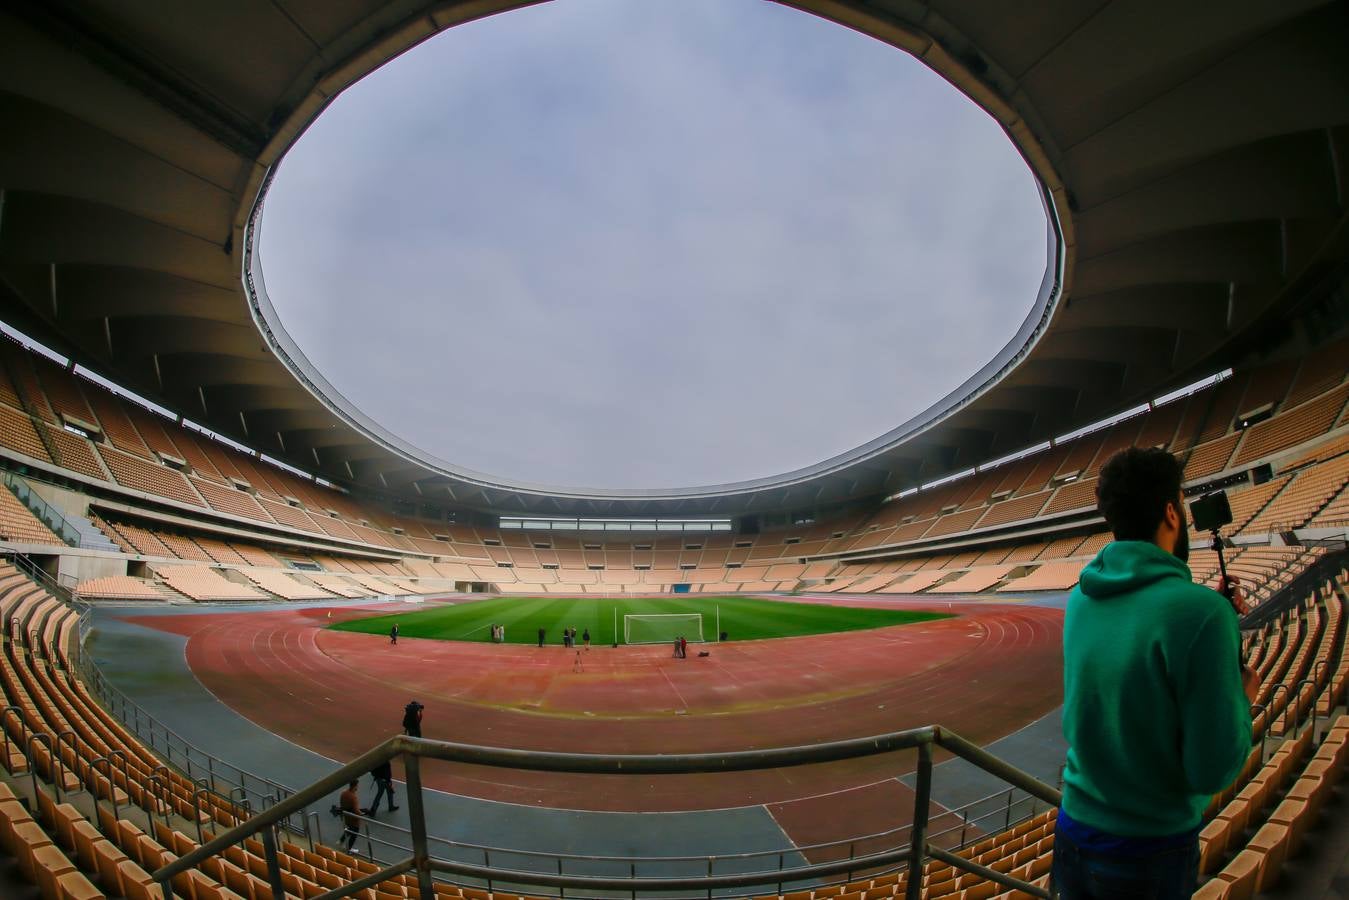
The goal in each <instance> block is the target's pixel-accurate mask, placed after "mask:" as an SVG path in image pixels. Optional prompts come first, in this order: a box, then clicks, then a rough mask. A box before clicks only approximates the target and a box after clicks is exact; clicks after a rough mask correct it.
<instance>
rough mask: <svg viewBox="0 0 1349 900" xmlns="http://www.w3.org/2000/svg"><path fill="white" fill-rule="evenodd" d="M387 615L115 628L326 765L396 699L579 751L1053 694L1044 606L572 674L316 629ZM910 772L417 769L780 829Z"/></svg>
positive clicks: (483, 737)
mask: <svg viewBox="0 0 1349 900" xmlns="http://www.w3.org/2000/svg"><path fill="white" fill-rule="evenodd" d="M784 599H785V598H784ZM821 601H823V602H835V603H841V604H843V603H846V604H850V605H851V604H857V605H878V604H884V605H896V606H904V607H906V608H913V609H933V610H938V611H943V612H945V611H947V610H948V604H947V603H946V602H933V601H932V600H916V599H910V600H901V599H890V598H886V599H875V598H867V599H865V600H864V599H861V598H856V599H850V598H833V597H831V598H828V599H827V600H825V599H824V598H819V599H818V600H816V599H814V598H812V601H811V602H821ZM394 606H395V608H399V609H407V607H406V606H405V605H402V604H396V605H394ZM390 608H391V607H390V606H389V605H387V604H386V605H378V604H370V605H363V606H361V607H351V606H342V607H335V608H333V609H331V610H329V609H325V608H323V607H307V608H285V607H282V608H280V609H270V610H258V611H246V612H237V611H229V612H221V613H218V614H210V613H204V612H202V611H200V610H194V614H193V615H183V616H162V615H158V616H153V617H151V616H145V617H137V616H135V615H128V616H123V617H122V618H126V619H127V620H129V621H132V622H135V623H136V624H140V625H144V626H147V627H150V628H155V629H158V630H162V631H169V632H173V633H176V634H180V635H184V636H186V637H187V638H188V644H187V648H186V654H187V660H188V663H189V665H190V667H191V669H192V671H193V672H194V674H195V675H196V676H197V678H198V679H199V680H200V681H201V682H202V684H203V685H204V686H205V687H206V688H207V689H209V690H210V691H211V692H212V693H213V694H215V695H216V697H218V698H219V699H220V700H221V701H222V702H224V703H226V704H228V705H229V706H230V707H231V708H233V709H234V710H235V711H237V712H238V713H240V714H241V715H243V716H245V717H246V718H248V719H250V720H252V721H254V722H255V723H257V724H258V725H260V726H261V727H263V728H266V729H267V730H269V731H271V732H273V733H275V734H278V735H280V736H282V737H284V738H286V739H288V740H290V741H292V742H294V743H296V744H299V745H300V746H303V747H306V748H308V749H311V750H313V751H315V752H317V753H320V754H322V755H324V756H327V757H329V758H332V759H335V760H340V761H345V760H349V759H352V758H354V757H355V756H357V755H359V754H360V753H361V752H363V751H365V750H367V749H369V748H370V747H371V746H372V745H374V744H375V743H377V742H378V741H379V740H382V739H384V738H386V737H388V736H389V735H391V734H393V733H396V732H397V731H398V730H399V727H398V725H399V723H398V719H399V717H400V715H401V709H402V706H403V704H405V703H406V702H407V701H408V699H409V698H411V697H416V698H417V699H419V700H421V701H422V702H423V703H425V704H426V707H427V709H426V717H425V724H424V733H425V735H426V736H427V737H431V738H439V739H443V740H453V741H461V742H465V743H474V744H485V745H493V746H502V747H518V748H524V749H539V750H557V751H570V752H592V753H593V752H609V753H679V752H690V753H691V752H707V751H721V750H741V749H750V748H756V747H771V746H787V745H793V744H806V743H814V742H817V741H824V740H837V739H841V738H847V737H861V736H866V735H870V734H877V733H882V732H887V731H895V730H899V729H903V728H910V727H917V726H921V725H927V724H933V723H940V724H942V725H945V726H947V727H950V728H953V729H954V730H956V731H958V732H960V733H961V734H962V735H964V736H966V737H968V738H970V739H971V740H974V741H975V742H977V743H980V744H986V743H989V742H991V741H993V740H996V739H997V738H999V737H1002V736H1004V735H1006V734H1008V733H1010V732H1012V731H1015V730H1017V729H1018V728H1020V727H1022V726H1023V725H1025V724H1027V723H1029V722H1031V721H1033V720H1035V719H1036V718H1038V717H1040V716H1042V715H1044V714H1045V713H1047V712H1048V711H1050V710H1052V709H1053V708H1054V707H1056V706H1057V705H1058V704H1059V702H1060V691H1061V688H1060V685H1061V683H1062V668H1061V665H1062V664H1061V658H1060V652H1059V645H1060V640H1061V635H1062V611H1061V610H1057V609H1051V608H1044V607H1039V606H1033V605H1027V604H1018V603H993V602H970V603H956V604H953V605H950V606H949V609H950V611H952V612H955V613H956V617H955V618H950V619H942V620H937V621H932V622H923V623H915V624H910V625H903V626H897V627H891V628H882V629H875V630H870V631H855V632H847V633H840V634H829V635H815V636H810V637H800V638H784V639H778V640H772V641H747V642H730V643H727V644H717V645H713V646H711V647H710V648H709V649H710V650H711V656H709V657H707V658H697V657H691V658H689V659H687V660H677V659H671V658H670V657H669V655H668V649H667V648H665V647H663V646H660V647H619V648H617V649H613V648H608V647H604V648H596V649H594V650H592V651H591V652H590V653H589V654H583V657H582V658H583V661H584V671H573V669H574V667H575V654H574V653H573V652H571V651H568V650H565V649H563V648H561V647H546V648H543V649H539V648H537V647H528V646H521V645H493V644H485V643H483V644H475V643H454V642H441V641H428V640H417V639H406V638H405V639H404V640H402V641H400V642H399V644H398V646H397V647H390V646H389V642H388V639H387V638H383V637H378V636H373V635H364V634H358V633H353V632H338V631H328V630H325V626H326V625H328V624H330V623H331V622H333V621H338V620H340V619H345V618H353V617H356V616H360V615H368V614H371V613H373V612H387V611H388V610H389V609H390ZM329 613H331V618H330V616H329ZM913 761H914V757H913V754H912V753H906V754H887V755H884V756H877V757H871V758H867V759H859V760H848V761H842V762H837V763H828V764H824V765H815V766H806V767H798V768H793V769H782V770H774V771H765V772H751V773H738V774H733V775H732V774H712V775H690V776H663V777H659V778H652V779H641V778H635V777H632V776H575V775H557V774H551V773H534V772H521V771H513V770H504V769H492V768H487V767H480V766H460V765H449V764H438V765H435V766H428V767H427V769H426V773H425V774H424V780H425V782H426V783H427V785H428V786H429V787H433V788H437V789H440V790H444V791H448V792H452V793H457V794H463V795H467V796H473V797H479V798H482V799H487V800H500V801H505V802H512V803H525V804H529V805H539V806H549V807H555V808H561V809H590V810H601V811H631V812H655V811H666V810H697V809H719V808H727V807H737V806H749V805H765V806H768V807H769V808H770V809H771V810H772V812H773V814H774V816H775V817H776V818H778V819H779V820H780V821H783V824H784V827H785V828H788V827H789V821H790V820H791V819H793V818H802V819H806V820H810V819H814V818H816V813H817V812H818V810H819V807H820V805H821V803H825V804H826V805H828V804H830V802H831V801H829V800H828V798H831V797H832V798H840V799H841V798H848V797H850V796H851V798H852V799H853V800H859V801H860V798H861V797H862V796H863V794H865V795H866V796H868V797H870V798H872V801H871V802H873V803H874V802H876V801H875V798H876V797H884V798H887V799H885V800H883V801H882V802H883V803H884V805H885V806H886V807H887V808H889V807H891V806H892V804H893V803H897V804H899V805H900V807H901V808H902V806H903V803H904V801H905V798H906V797H911V792H909V790H908V789H907V788H906V787H904V786H903V785H902V784H900V783H899V782H898V781H897V778H898V777H899V776H901V775H904V774H907V773H908V772H910V771H911V770H912V767H913ZM833 805H834V806H837V805H838V804H836V803H835V804H833ZM849 805H853V804H851V803H850V804H849ZM794 812H795V814H794ZM864 818H869V817H867V816H864ZM789 830H793V829H790V828H789ZM854 833H856V832H854Z"/></svg>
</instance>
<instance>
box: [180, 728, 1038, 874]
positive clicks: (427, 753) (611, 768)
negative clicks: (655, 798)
mask: <svg viewBox="0 0 1349 900" xmlns="http://www.w3.org/2000/svg"><path fill="white" fill-rule="evenodd" d="M934 745H936V746H940V747H942V748H944V749H946V750H949V751H950V752H952V753H953V754H955V755H956V756H959V757H961V758H963V759H965V760H966V761H968V762H970V763H973V764H974V765H976V766H978V767H979V768H981V769H983V770H984V771H987V772H989V773H990V774H992V775H994V776H996V777H998V778H1000V779H1002V780H1003V781H1006V782H1008V783H1009V784H1011V785H1012V786H1014V787H1016V788H1020V789H1021V790H1023V791H1025V792H1026V793H1027V794H1029V795H1031V796H1032V797H1037V798H1039V799H1040V800H1043V801H1044V802H1045V803H1047V804H1050V805H1053V806H1057V805H1058V803H1059V800H1060V794H1059V792H1058V791H1057V790H1055V789H1054V788H1052V787H1050V786H1049V785H1047V784H1044V783H1043V782H1041V781H1039V780H1038V779H1036V778H1034V777H1033V776H1031V775H1029V774H1027V773H1025V772H1023V771H1021V770H1020V769H1018V768H1016V767H1015V766H1012V765H1010V764H1009V763H1007V762H1004V761H1003V760H1001V759H999V758H998V757H996V756H994V755H993V754H991V753H989V752H987V751H986V750H983V749H982V748H980V747H978V746H976V745H975V744H973V743H971V742H970V741H967V740H966V739H964V738H963V737H961V736H960V735H958V734H956V733H955V732H953V731H949V730H947V729H944V728H942V727H941V726H931V725H930V726H926V727H923V728H916V729H910V730H907V731H899V732H893V733H890V734H883V735H875V736H873V737H866V738H856V739H851V740H843V741H832V742H828V743H823V744H815V745H811V746H805V747H783V748H774V749H768V750H744V751H735V752H728V753H702V754H682V755H673V754H670V755H667V754H645V755H628V756H609V755H596V754H580V753H552V752H531V751H525V750H514V749H507V748H496V747H479V746H474V745H470V744H453V743H447V742H443V741H433V740H429V739H426V738H413V737H408V736H406V735H398V736H396V737H393V738H390V739H389V740H387V741H385V742H384V743H382V744H380V745H379V746H377V747H375V748H373V749H371V750H369V751H367V752H366V753H364V754H362V755H361V756H359V757H357V758H356V759H355V760H353V761H352V762H350V763H348V764H347V765H345V766H342V767H341V768H339V769H337V770H336V771H335V772H332V773H331V774H329V775H327V776H326V777H324V778H322V779H319V780H318V781H316V782H314V783H313V784H311V785H309V786H308V787H306V788H304V789H302V790H299V791H296V792H294V793H293V794H291V795H290V796H289V797H287V798H286V799H285V800H283V801H281V802H280V803H277V804H275V805H273V806H271V807H269V808H268V809H265V810H263V811H261V812H259V813H258V814H257V815H255V816H252V817H251V818H250V819H248V820H247V821H245V822H242V823H240V824H239V825H237V826H235V827H234V828H231V829H229V830H227V831H225V832H224V833H221V834H218V835H216V836H215V837H214V838H212V840H210V841H208V842H206V843H205V844H202V845H201V846H200V847H198V848H196V849H195V850H193V851H191V852H189V853H187V854H185V855H183V856H181V857H179V858H178V859H176V860H173V861H171V862H169V863H168V864H167V865H165V866H163V867H161V868H160V869H159V870H157V871H156V872H155V873H154V874H153V878H154V879H155V880H156V881H157V882H159V884H160V887H161V890H162V891H163V893H164V898H165V900H172V897H173V893H172V890H173V887H172V879H173V878H174V876H176V875H177V874H178V873H180V872H183V871H185V870H187V869H190V868H193V867H195V866H197V865H198V864H200V863H202V862H204V861H205V860H207V859H209V858H210V857H212V856H215V855H217V854H219V853H221V852H223V851H224V850H225V849H227V848H228V847H230V846H232V845H234V844H239V843H241V842H242V841H244V840H245V839H247V838H249V837H251V836H253V835H255V834H257V833H258V832H259V831H263V830H266V829H270V828H271V827H272V826H274V825H277V824H280V823H282V822H284V821H285V820H287V819H288V818H289V817H290V816H291V815H293V814H294V813H296V812H302V811H303V810H304V809H305V808H306V807H308V806H310V805H311V804H313V803H315V802H317V801H319V800H321V799H322V798H324V797H326V796H328V795H329V794H331V793H332V792H333V791H335V790H337V789H340V788H342V787H344V786H346V785H347V784H348V783H349V782H350V781H353V780H356V779H359V778H360V777H362V776H364V775H365V774H366V773H368V772H369V771H370V770H371V769H373V768H374V767H375V766H377V765H379V764H381V763H384V762H388V761H391V760H392V759H393V758H394V757H402V759H403V764H404V768H405V771H406V785H407V802H408V810H409V813H408V814H409V818H410V820H411V832H412V845H413V846H412V857H411V860H410V862H409V861H408V860H403V861H400V862H398V863H395V864H394V865H395V866H399V867H403V868H400V869H399V871H409V870H414V869H415V871H416V872H417V876H418V887H419V893H420V896H421V898H422V900H433V897H434V893H433V891H432V889H431V880H430V874H431V872H432V870H437V871H449V872H456V873H458V874H463V875H474V876H479V877H481V876H489V877H491V878H492V879H494V880H497V881H519V882H522V883H534V884H542V885H556V886H558V887H560V888H566V887H591V888H596V889H599V888H605V887H619V888H621V889H624V890H637V889H642V890H661V891H671V890H674V891H677V890H684V889H689V888H696V889H698V890H699V891H705V890H711V889H714V888H717V887H735V886H748V885H753V884H767V883H772V882H776V881H780V880H788V881H792V880H797V879H798V878H800V879H805V878H813V877H820V876H824V875H828V874H834V873H835V871H837V872H845V871H849V870H853V869H862V868H870V867H872V866H878V865H883V864H886V863H897V862H902V861H907V862H908V864H909V869H910V871H913V872H921V871H922V867H923V863H924V861H925V859H926V858H927V856H928V855H929V852H928V847H927V825H928V820H929V814H930V810H929V807H930V798H931V786H932V752H933V746H934ZM910 749H916V750H917V751H918V754H919V758H918V783H917V786H916V788H915V801H914V815H913V820H912V824H911V826H910V840H909V844H908V846H906V847H901V848H896V849H892V850H889V851H884V852H882V853H875V854H870V855H867V856H862V857H854V858H852V859H847V860H841V861H832V862H829V863H815V864H806V865H804V866H798V867H796V868H794V869H790V870H764V871H759V872H752V873H734V874H725V875H711V876H707V875H705V876H699V877H690V876H674V877H642V878H612V877H600V876H591V875H563V874H558V875H552V874H545V873H539V872H521V871H517V870H512V869H500V868H495V867H492V866H478V865H476V864H469V863H458V862H446V861H442V860H436V859H433V858H432V857H431V855H430V853H429V851H428V841H429V839H428V836H427V834H426V820H425V815H424V811H423V808H422V785H421V760H422V759H438V760H443V761H446V762H455V763H465V764H472V765H481V766H490V767H496V768H510V769H527V770H530V771H544V772H565V773H573V774H583V773H584V774H606V775H672V774H695V773H709V772H741V771H752V770H756V769H775V768H784V767H790V766H800V765H810V764H814V763H821V762H830V761H837V760H843V759H855V758H858V757H864V756H873V755H876V754H881V753H891V752H895V751H899V750H910ZM264 844H266V842H264ZM264 849H265V852H266V855H267V857H268V859H267V864H268V866H269V867H270V866H272V865H273V864H274V863H275V861H276V858H275V849H274V847H271V846H265V848H264ZM955 859H957V860H959V862H958V863H952V865H957V866H958V867H960V868H963V869H965V870H966V871H976V870H975V869H973V868H971V867H972V866H974V865H975V864H974V863H972V862H970V861H968V860H964V859H963V858H962V857H955ZM376 874H377V875H381V877H380V878H378V879H376V880H375V881H372V882H370V883H372V884H375V883H378V881H379V880H383V879H384V878H388V877H391V873H390V871H389V869H387V868H386V869H385V870H382V872H381V873H376ZM374 877H375V876H374V875H371V876H368V878H374ZM368 878H367V879H361V880H360V881H359V882H353V883H352V884H348V885H346V886H344V887H342V888H337V889H335V890H333V891H330V892H328V894H326V895H324V896H331V897H333V898H338V897H345V896H348V895H349V894H351V893H354V892H356V891H358V890H360V889H361V887H360V886H361V885H362V884H363V883H364V882H365V881H367V880H368ZM1011 881H1012V884H1011V885H1010V886H1013V887H1016V888H1018V889H1020V890H1022V891H1026V892H1027V893H1030V894H1032V895H1033V896H1037V897H1047V896H1048V893H1047V892H1045V891H1043V890H1042V889H1040V888H1037V887H1035V886H1034V885H1031V884H1029V883H1026V882H1022V881H1020V880H1017V879H1011ZM1000 883H1003V882H1000ZM920 891H921V878H912V879H910V883H909V886H908V895H907V896H908V898H909V900H918V898H919V896H920Z"/></svg>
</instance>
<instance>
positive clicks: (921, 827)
mask: <svg viewBox="0 0 1349 900" xmlns="http://www.w3.org/2000/svg"><path fill="white" fill-rule="evenodd" d="M931 803H932V743H931V742H930V741H925V742H924V743H922V744H919V745H918V783H917V785H916V786H915V788H914V797H913V825H912V826H910V829H909V883H908V885H907V886H906V887H905V891H904V896H905V898H906V900H922V896H923V862H924V860H925V859H926V858H927V815H928V807H929V806H930V805H931Z"/></svg>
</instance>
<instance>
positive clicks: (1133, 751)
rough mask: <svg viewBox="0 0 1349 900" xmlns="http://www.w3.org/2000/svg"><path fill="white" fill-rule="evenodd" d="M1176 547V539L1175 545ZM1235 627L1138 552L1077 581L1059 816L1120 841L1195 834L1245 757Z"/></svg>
mask: <svg viewBox="0 0 1349 900" xmlns="http://www.w3.org/2000/svg"><path fill="white" fill-rule="evenodd" d="M1182 539H1183V538H1182ZM1240 640H1241V638H1240V632H1239V630H1238V626H1237V616H1236V613H1235V612H1234V611H1233V610H1232V607H1231V605H1230V604H1229V603H1228V602H1227V600H1226V598H1224V597H1223V596H1222V595H1221V594H1219V593H1217V592H1216V591H1213V590H1210V589H1209V588H1206V587H1203V586H1202V585H1197V584H1195V583H1194V582H1193V579H1192V576H1191V575H1190V570H1189V567H1188V566H1186V565H1185V564H1184V563H1183V562H1181V561H1180V560H1179V559H1177V558H1176V557H1175V556H1173V555H1172V554H1170V553H1167V552H1166V551H1165V550H1163V549H1161V548H1160V547H1158V546H1157V545H1156V544H1152V543H1149V542H1147V541H1115V542H1114V543H1112V544H1107V545H1106V546H1105V548H1104V549H1102V550H1101V552H1100V554H1099V555H1098V556H1097V557H1096V558H1095V559H1094V560H1092V561H1091V562H1090V563H1089V564H1088V565H1087V567H1086V568H1085V569H1083V570H1082V578H1081V581H1080V582H1079V583H1078V586H1077V588H1076V589H1075V590H1074V591H1073V593H1072V596H1071V597H1070V598H1069V599H1068V612H1067V615H1066V616H1065V618H1064V625H1063V734H1064V737H1065V738H1066V739H1067V741H1068V764H1067V767H1066V769H1065V770H1064V774H1063V809H1064V811H1065V812H1066V813H1067V814H1068V815H1069V817H1070V818H1072V819H1073V820H1075V821H1077V822H1081V823H1082V824H1084V825H1088V826H1090V827H1092V828H1095V829H1096V830H1098V831H1103V832H1106V833H1108V834H1113V835H1118V836H1121V837H1163V836H1167V835H1175V834H1181V833H1183V832H1186V831H1190V830H1193V829H1195V828H1198V827H1199V823H1200V818H1201V817H1202V816H1203V812H1204V807H1205V806H1207V804H1208V801H1209V797H1210V796H1211V795H1213V794H1216V793H1218V792H1219V791H1221V790H1223V789H1224V788H1225V787H1227V786H1228V785H1229V784H1231V783H1232V781H1233V780H1234V779H1235V778H1236V776H1237V774H1238V772H1240V770H1241V766H1242V764H1243V763H1244V762H1245V760H1246V756H1247V754H1249V753H1250V749H1251V743H1252V738H1251V713H1250V705H1249V704H1248V702H1247V700H1246V695H1245V693H1244V692H1243V690H1242V687H1241V670H1240V662H1239V657H1240Z"/></svg>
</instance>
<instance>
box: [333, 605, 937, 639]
mask: <svg viewBox="0 0 1349 900" xmlns="http://www.w3.org/2000/svg"><path fill="white" fill-rule="evenodd" d="M718 607H719V608H720V610H721V628H722V630H723V631H726V632H728V634H729V636H730V638H731V639H732V640H755V639H760V638H775V637H792V636H796V635H805V634H825V633H829V632H836V631H855V630H859V629H865V628H883V627H886V626H889V625H903V624H907V623H910V622H924V621H930V620H932V619H945V618H949V617H950V614H948V613H938V612H926V611H915V610H903V609H886V608H876V607H852V606H829V605H826V604H820V603H784V602H781V601H776V600H765V599H762V598H758V597H734V596H727V597H705V596H701V595H699V596H696V597H669V598H665V597H661V598H631V599H628V598H621V599H620V598H613V597H603V598H600V597H596V598H594V599H591V598H563V597H494V598H491V599H487V600H479V601H475V602H471V603H460V604H456V605H454V606H441V607H434V608H431V609H419V610H416V611H410V612H407V613H392V614H384V615H377V616H369V617H367V618H363V619H352V620H349V621H346V622H341V623H338V624H336V625H332V626H329V627H331V628H334V629H336V630H339V631H356V632H364V633H367V634H387V633H388V631H389V627H390V626H391V625H392V624H393V623H394V622H395V621H396V622H398V627H399V633H400V634H401V635H403V636H405V637H425V638H435V639H438V640H461V641H462V640H468V641H480V642H484V643H485V642H487V641H488V640H489V639H490V637H489V634H490V633H489V631H488V628H487V626H488V625H491V624H500V625H505V626H506V641H507V643H512V644H533V643H536V642H537V641H538V630H539V628H544V629H546V632H547V634H546V640H547V641H548V643H550V644H559V643H561V642H562V630H563V629H564V628H567V627H575V628H576V630H577V634H578V635H580V634H581V633H583V632H584V631H585V630H587V629H589V631H590V635H591V638H592V643H595V644H601V645H602V644H609V643H613V641H614V612H615V610H617V613H618V620H619V621H618V638H619V639H620V641H621V638H622V634H623V621H622V619H623V616H624V615H661V614H670V613H675V614H687V613H701V614H702V616H703V636H704V637H705V638H706V639H707V640H709V641H711V640H716V627H717V609H718Z"/></svg>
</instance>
